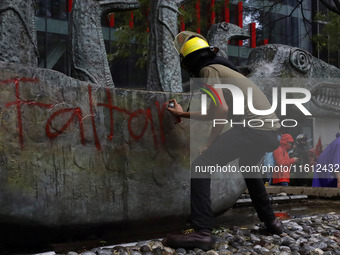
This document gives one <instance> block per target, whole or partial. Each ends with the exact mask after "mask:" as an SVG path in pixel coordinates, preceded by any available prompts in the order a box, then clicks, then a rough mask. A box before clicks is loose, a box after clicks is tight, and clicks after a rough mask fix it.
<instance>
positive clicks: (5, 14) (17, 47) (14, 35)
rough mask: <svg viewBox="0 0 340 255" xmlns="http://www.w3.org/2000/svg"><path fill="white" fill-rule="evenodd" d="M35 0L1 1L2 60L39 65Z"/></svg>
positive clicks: (0, 59) (0, 32)
mask: <svg viewBox="0 0 340 255" xmlns="http://www.w3.org/2000/svg"><path fill="white" fill-rule="evenodd" d="M34 4H35V0H27V1H22V0H1V1H0V61H5V62H13V63H19V64H24V65H27V66H38V55H39V52H38V46H37V36H36V30H35V16H34V12H35V9H34Z"/></svg>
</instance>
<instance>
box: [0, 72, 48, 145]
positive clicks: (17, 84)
mask: <svg viewBox="0 0 340 255" xmlns="http://www.w3.org/2000/svg"><path fill="white" fill-rule="evenodd" d="M13 82H14V84H15V98H16V100H15V101H13V102H9V103H7V104H6V105H5V106H6V107H10V106H12V105H16V108H17V119H18V127H19V144H20V148H21V149H23V148H24V136H23V128H22V116H21V106H22V105H37V106H39V107H42V108H52V107H53V104H44V103H38V102H35V101H24V100H21V99H20V82H33V83H36V82H38V79H30V78H20V79H18V78H15V79H10V80H5V81H0V83H1V84H4V85H6V84H9V83H13Z"/></svg>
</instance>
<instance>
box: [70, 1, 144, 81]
mask: <svg viewBox="0 0 340 255" xmlns="http://www.w3.org/2000/svg"><path fill="white" fill-rule="evenodd" d="M137 8H139V3H138V1H137V0H125V1H121V0H100V1H98V0H74V1H73V8H72V13H71V20H72V22H71V24H70V26H71V29H70V30H71V35H72V46H71V51H72V63H71V65H72V76H73V77H75V78H77V79H80V80H82V81H89V82H92V83H96V84H100V85H103V86H110V87H114V84H113V81H112V76H111V72H110V68H109V63H108V60H107V54H106V50H105V45H104V38H103V33H102V28H101V17H102V16H103V15H105V14H108V13H109V12H113V11H124V10H132V9H137Z"/></svg>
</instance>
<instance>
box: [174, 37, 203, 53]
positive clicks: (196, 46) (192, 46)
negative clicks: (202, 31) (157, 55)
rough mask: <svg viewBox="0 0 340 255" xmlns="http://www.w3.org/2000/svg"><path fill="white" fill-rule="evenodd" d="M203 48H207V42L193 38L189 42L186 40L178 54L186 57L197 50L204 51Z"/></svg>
mask: <svg viewBox="0 0 340 255" xmlns="http://www.w3.org/2000/svg"><path fill="white" fill-rule="evenodd" d="M205 48H209V44H208V43H207V41H205V40H203V39H201V38H199V37H194V38H191V39H190V40H188V41H187V42H186V43H185V44H184V45H183V47H182V48H181V49H180V51H179V53H180V54H181V55H182V56H183V57H186V56H187V55H189V54H190V53H192V52H194V51H197V50H201V49H205Z"/></svg>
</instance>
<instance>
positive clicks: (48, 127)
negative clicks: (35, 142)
mask: <svg viewBox="0 0 340 255" xmlns="http://www.w3.org/2000/svg"><path fill="white" fill-rule="evenodd" d="M68 112H72V115H71V117H70V118H69V119H68V121H67V122H66V123H65V125H64V126H63V127H62V128H61V129H60V130H56V131H55V132H51V131H50V130H51V126H52V121H53V120H54V119H55V118H56V117H57V116H59V115H61V114H64V113H68ZM75 117H77V118H78V123H79V131H80V140H81V143H82V144H83V145H84V144H85V136H84V127H83V115H82V113H81V110H80V108H70V109H61V110H59V111H56V112H55V113H53V114H52V115H51V117H50V118H49V119H48V120H47V123H46V135H47V136H48V137H49V138H51V139H54V138H56V137H57V136H59V135H60V134H62V133H63V132H64V131H65V129H66V128H67V127H68V126H70V124H71V122H72V120H73V119H75Z"/></svg>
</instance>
